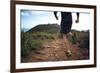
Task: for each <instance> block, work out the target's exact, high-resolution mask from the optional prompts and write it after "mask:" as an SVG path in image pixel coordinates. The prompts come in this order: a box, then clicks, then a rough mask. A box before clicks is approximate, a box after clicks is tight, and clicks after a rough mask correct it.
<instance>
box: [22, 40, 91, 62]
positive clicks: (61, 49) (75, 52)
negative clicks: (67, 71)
mask: <svg viewBox="0 0 100 73" xmlns="http://www.w3.org/2000/svg"><path fill="white" fill-rule="evenodd" d="M66 51H67V49H66V48H65V45H64V44H63V41H62V40H61V39H56V40H54V41H52V42H49V43H46V44H45V45H43V48H42V49H39V50H37V51H36V52H34V50H33V51H32V52H31V53H30V55H29V56H28V57H27V58H26V59H25V60H24V61H23V62H42V61H64V60H65V61H67V60H81V59H88V58H89V57H88V50H87V49H80V48H79V47H78V45H76V44H74V45H72V48H71V52H72V55H71V56H70V57H68V56H67V54H66Z"/></svg>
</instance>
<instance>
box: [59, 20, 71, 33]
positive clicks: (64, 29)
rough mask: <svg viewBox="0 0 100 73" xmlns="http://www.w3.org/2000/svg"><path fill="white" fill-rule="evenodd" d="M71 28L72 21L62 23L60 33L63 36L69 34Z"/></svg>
mask: <svg viewBox="0 0 100 73" xmlns="http://www.w3.org/2000/svg"><path fill="white" fill-rule="evenodd" d="M71 27H72V22H71V21H69V22H68V21H67V22H64V21H63V22H61V30H60V32H61V33H62V34H67V33H69V32H70V31H71Z"/></svg>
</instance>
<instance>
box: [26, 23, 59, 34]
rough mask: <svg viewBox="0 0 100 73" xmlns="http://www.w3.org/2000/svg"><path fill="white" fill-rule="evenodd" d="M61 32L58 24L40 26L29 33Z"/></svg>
mask: <svg viewBox="0 0 100 73" xmlns="http://www.w3.org/2000/svg"><path fill="white" fill-rule="evenodd" d="M59 30H60V26H59V25H57V24H39V25H37V26H35V27H34V28H32V29H30V30H29V31H27V32H32V33H35V32H48V33H57V32H58V31H59Z"/></svg>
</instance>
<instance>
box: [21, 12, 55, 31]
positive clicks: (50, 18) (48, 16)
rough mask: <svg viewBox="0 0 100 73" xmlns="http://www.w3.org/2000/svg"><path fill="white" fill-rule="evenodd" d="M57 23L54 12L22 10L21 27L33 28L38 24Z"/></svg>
mask: <svg viewBox="0 0 100 73" xmlns="http://www.w3.org/2000/svg"><path fill="white" fill-rule="evenodd" d="M48 23H57V20H56V19H55V17H54V14H53V12H48V11H32V10H21V28H28V29H30V28H33V27H35V26H36V25H38V24H48Z"/></svg>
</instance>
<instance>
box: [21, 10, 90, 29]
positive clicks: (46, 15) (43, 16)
mask: <svg viewBox="0 0 100 73" xmlns="http://www.w3.org/2000/svg"><path fill="white" fill-rule="evenodd" d="M20 15H21V28H25V29H31V28H33V27H35V26H36V25H38V24H50V23H51V24H52V23H57V24H60V21H61V16H60V12H58V17H59V20H56V19H55V17H54V14H53V12H52V11H51V12H50V11H35V10H21V14H20ZM72 17H73V21H75V20H76V13H72ZM89 26H90V20H89V13H80V22H79V23H78V24H76V23H75V22H73V25H72V29H76V30H89V28H90V27H89Z"/></svg>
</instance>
